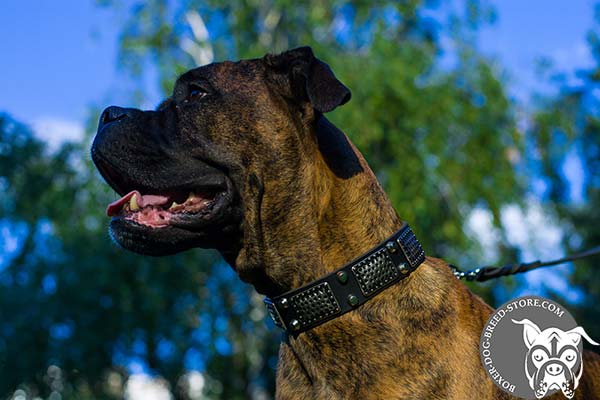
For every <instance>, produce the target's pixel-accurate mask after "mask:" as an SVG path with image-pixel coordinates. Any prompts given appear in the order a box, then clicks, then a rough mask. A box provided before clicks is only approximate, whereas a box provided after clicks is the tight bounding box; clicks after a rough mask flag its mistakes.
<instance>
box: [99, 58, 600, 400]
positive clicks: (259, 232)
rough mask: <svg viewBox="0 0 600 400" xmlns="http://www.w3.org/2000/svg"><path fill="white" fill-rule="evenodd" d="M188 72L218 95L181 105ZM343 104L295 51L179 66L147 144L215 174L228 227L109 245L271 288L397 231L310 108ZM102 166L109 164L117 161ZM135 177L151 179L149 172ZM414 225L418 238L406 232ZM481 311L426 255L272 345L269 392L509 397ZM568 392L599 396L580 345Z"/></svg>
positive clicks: (339, 138)
mask: <svg viewBox="0 0 600 400" xmlns="http://www.w3.org/2000/svg"><path fill="white" fill-rule="evenodd" d="M199 78H202V79H205V80H208V81H209V82H210V84H211V85H212V86H213V87H214V88H215V90H216V93H218V96H214V97H213V98H211V99H210V100H208V101H206V102H205V103H203V104H202V105H201V106H200V105H198V106H196V107H194V106H190V105H188V106H184V105H182V103H181V98H182V97H181V96H182V95H181V94H178V93H179V92H178V91H181V90H184V89H182V87H184V86H185V85H186V84H189V82H191V81H194V80H196V79H199ZM348 99H349V92H348V91H347V89H346V88H345V87H344V86H343V85H342V84H341V83H340V82H339V81H337V80H336V79H335V77H334V76H333V74H332V73H331V71H330V70H329V69H328V68H327V67H326V65H325V64H323V63H322V62H320V61H318V60H317V59H315V58H314V57H313V55H312V51H311V50H310V49H309V48H301V49H295V50H291V51H289V52H286V53H283V54H281V55H277V56H273V55H269V56H266V57H265V58H263V59H257V60H245V61H240V62H237V63H231V62H225V63H219V64H212V65H210V66H206V67H202V68H199V69H196V70H192V71H190V72H188V73H186V74H184V75H183V76H182V77H181V78H180V79H179V81H178V85H176V88H175V92H174V95H173V97H172V98H170V99H167V100H166V101H165V102H164V103H163V104H162V105H161V107H160V108H159V110H158V111H157V114H156V115H157V118H159V119H160V120H161V121H163V123H162V126H163V127H162V128H160V129H163V130H165V131H166V132H167V133H168V134H169V135H171V136H169V137H175V138H176V139H167V137H168V135H163V136H161V138H162V142H159V143H164V141H166V140H177V141H185V146H186V153H188V152H189V153H190V154H192V155H194V157H197V158H201V159H204V160H207V161H208V160H210V161H211V165H213V164H215V165H219V166H220V167H221V169H222V170H224V171H227V174H228V176H229V178H230V179H231V180H232V181H233V183H234V184H235V187H236V190H237V195H238V197H237V198H236V200H235V202H234V203H233V205H232V207H231V208H230V212H231V213H232V215H234V216H238V217H239V219H238V220H237V221H238V224H237V228H235V229H233V228H231V223H228V225H227V228H226V229H225V228H223V229H222V230H221V231H220V230H218V229H217V230H214V229H213V231H212V232H211V237H212V239H211V240H210V241H208V242H207V239H206V238H205V237H203V236H198V238H197V241H196V242H194V243H192V244H190V239H189V238H188V237H186V238H184V239H185V243H184V244H183V245H182V244H181V243H179V242H177V241H176V239H177V238H175V239H173V237H171V238H170V239H169V240H171V241H168V240H166V239H164V238H160V237H158V239H157V238H155V239H154V240H153V241H152V243H151V246H148V245H145V244H144V243H145V242H144V240H142V239H143V238H142V237H140V238H139V240H137V241H126V240H123V241H122V242H121V241H120V237H121V236H125V235H123V233H122V232H119V231H118V229H115V231H114V232H113V234H114V236H115V238H116V239H117V241H120V242H121V243H122V244H123V245H125V246H126V247H128V248H130V249H132V250H134V251H139V252H142V253H153V254H157V250H156V249H157V243H159V244H160V246H162V247H160V246H158V247H159V248H160V252H163V253H169V252H173V251H179V250H181V249H182V247H192V246H200V247H215V248H217V249H219V250H220V251H221V253H222V254H223V255H224V257H225V258H226V260H227V261H228V262H229V263H230V264H231V265H232V267H233V268H234V269H235V270H236V271H237V273H238V274H239V276H240V277H241V279H243V280H244V281H247V282H250V283H251V284H253V285H254V286H255V288H256V289H257V291H259V292H260V293H263V294H266V295H271V296H273V295H277V294H280V293H283V292H285V291H287V290H290V289H293V288H297V287H300V286H302V285H304V284H306V283H308V282H310V281H312V280H314V279H317V278H319V277H320V276H322V275H324V274H326V273H328V272H331V271H333V270H335V269H337V268H339V267H340V266H342V265H344V264H345V263H347V262H348V261H350V260H352V259H354V258H356V257H357V256H359V255H361V254H363V253H364V252H366V251H368V250H369V249H371V248H372V247H374V246H376V245H377V244H379V243H380V242H381V241H382V240H384V239H385V238H386V237H388V236H389V235H390V234H391V233H393V232H395V231H396V230H397V229H399V227H400V226H401V219H400V218H399V217H398V215H397V214H396V211H395V210H394V208H393V207H392V205H391V204H390V201H389V199H388V197H387V195H386V194H385V193H384V191H383V190H382V188H381V186H380V185H379V183H378V182H377V179H376V178H375V176H374V174H373V172H372V171H371V169H370V168H369V166H368V165H367V162H366V161H365V159H364V158H363V157H362V155H361V154H360V152H359V151H358V150H357V149H356V148H355V147H354V146H353V145H352V144H351V143H350V142H349V140H348V138H347V137H346V135H345V134H344V133H342V132H341V131H340V130H338V129H337V128H336V127H334V126H333V125H332V124H331V123H330V122H328V121H327V120H326V118H325V117H324V116H323V115H322V113H323V112H327V111H330V110H331V109H333V108H335V107H336V106H338V105H340V104H343V103H344V102H346V101H347V100H348ZM186 107H187V108H186ZM169 113H170V114H169ZM153 115H154V114H153ZM173 115H176V118H175V117H172V116H173ZM164 121H176V122H166V123H165V122H164ZM159 125H160V124H159ZM164 126H166V128H164ZM156 129H158V128H156ZM138 130H139V129H138ZM149 130H151V129H149ZM115 140H116V139H115ZM129 142H130V140H129V139H128V140H126V143H125V144H124V145H125V146H127V145H128V143H129ZM138 142H139V141H138ZM161 145H164V144H161ZM95 146H96V145H95ZM97 147H98V148H95V149H94V151H96V152H97V153H102V150H103V149H102V146H101V145H98V146H97ZM134 150H135V148H132V151H134ZM105 153H111V152H110V151H105ZM103 156H104V157H105V159H108V158H110V154H104V155H103ZM170 157H173V156H172V155H171V156H170ZM181 157H183V156H181ZM112 162H113V166H114V167H115V168H116V169H118V168H119V161H118V160H117V159H116V158H115V160H113V161H112ZM186 172H187V173H189V174H193V173H194V171H186ZM147 175H148V177H147V179H146V181H147V180H151V179H152V178H151V175H152V171H148V172H147ZM146 181H145V182H146ZM156 186H157V187H158V186H160V185H159V184H157V185H156ZM234 219H235V218H234ZM234 225H235V224H234ZM414 230H415V231H416V233H417V236H418V233H419V227H418V226H416V227H414ZM149 234H152V232H149ZM120 235H121V236H120ZM184 239H182V240H184ZM161 243H162V244H161ZM145 246H146V247H145ZM170 246H171V247H170ZM149 247H152V249H150V248H149ZM491 312H492V308H491V307H489V306H488V305H486V304H485V303H484V302H483V301H482V300H481V299H480V298H479V297H477V296H475V295H473V294H472V293H471V292H470V291H469V290H468V289H467V288H466V287H465V286H464V285H463V284H462V283H460V282H459V281H458V280H457V279H456V278H454V276H453V275H452V273H451V271H450V269H449V267H448V265H447V264H446V263H445V262H444V261H442V260H440V259H436V258H431V257H428V258H427V260H426V261H425V262H424V263H423V264H422V265H421V266H420V267H419V268H418V269H417V270H416V271H415V272H414V273H413V274H411V275H410V276H409V277H408V278H406V279H405V280H403V281H401V282H400V283H398V284H396V285H394V286H392V287H390V288H388V289H386V290H385V291H384V292H382V293H381V294H379V295H377V296H376V297H375V298H374V299H372V300H371V301H369V302H368V303H366V304H365V305H363V306H362V307H360V308H359V309H357V310H355V311H353V312H350V313H347V314H345V315H343V316H341V317H339V318H337V319H334V320H332V321H329V322H327V323H325V324H323V325H321V326H318V327H316V328H314V329H312V330H310V331H308V332H305V333H303V334H301V335H299V336H298V337H297V338H293V337H290V338H289V339H288V340H287V341H284V342H283V343H282V344H281V347H280V353H279V364H278V368H277V394H276V397H277V399H278V400H296V399H298V400H305V399H326V400H335V399H340V400H341V399H360V400H369V399H386V400H387V399H457V400H464V399H509V398H511V397H510V396H508V395H507V394H505V393H504V392H503V391H501V390H499V389H497V388H496V386H495V385H494V384H493V382H492V381H491V379H489V378H488V377H487V375H486V373H485V371H484V369H483V367H482V365H481V363H480V358H479V350H478V346H479V336H480V334H481V331H482V329H483V326H484V324H485V322H486V320H487V319H488V317H489V316H490V314H491ZM515 345H516V344H515ZM560 396H561V395H557V396H554V397H553V398H561V397H560ZM576 398H577V399H586V400H587V399H592V398H600V357H598V356H597V355H596V354H594V353H590V352H586V353H585V356H584V376H583V378H582V380H581V382H580V386H579V388H578V389H577V394H576Z"/></svg>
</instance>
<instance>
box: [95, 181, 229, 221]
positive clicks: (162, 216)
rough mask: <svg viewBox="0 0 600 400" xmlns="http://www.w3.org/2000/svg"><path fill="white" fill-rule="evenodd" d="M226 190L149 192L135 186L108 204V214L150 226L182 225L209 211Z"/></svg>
mask: <svg viewBox="0 0 600 400" xmlns="http://www.w3.org/2000/svg"><path fill="white" fill-rule="evenodd" d="M222 193H223V192H220V191H217V190H215V189H213V190H204V191H195V192H194V191H191V192H188V193H187V194H186V193H184V192H180V193H171V194H146V195H143V194H141V193H140V192H139V191H137V190H132V191H130V192H129V193H127V194H126V195H125V196H123V197H121V198H120V199H119V200H117V201H115V202H113V203H111V204H109V205H108V207H107V208H106V215H108V216H109V217H117V218H123V219H125V220H128V221H131V222H135V223H137V224H139V225H144V226H147V227H150V228H164V227H166V226H169V225H180V224H181V223H184V221H185V220H186V219H189V218H193V217H200V216H202V215H207V214H209V213H210V212H211V211H212V209H213V208H214V206H215V204H217V203H218V201H217V200H219V197H221V196H222V195H223V194H222Z"/></svg>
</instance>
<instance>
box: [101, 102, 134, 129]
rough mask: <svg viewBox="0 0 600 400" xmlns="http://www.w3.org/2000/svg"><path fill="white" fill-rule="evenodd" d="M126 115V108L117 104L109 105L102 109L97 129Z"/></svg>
mask: <svg viewBox="0 0 600 400" xmlns="http://www.w3.org/2000/svg"><path fill="white" fill-rule="evenodd" d="M126 116H127V109H125V108H121V107H117V106H110V107H108V108H107V109H106V110H104V111H102V115H101V116H100V122H99V123H98V130H100V129H102V127H103V126H104V125H106V124H110V123H111V122H115V121H118V120H121V119H123V118H125V117H126Z"/></svg>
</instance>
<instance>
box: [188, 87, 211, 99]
mask: <svg viewBox="0 0 600 400" xmlns="http://www.w3.org/2000/svg"><path fill="white" fill-rule="evenodd" d="M206 96H208V92H207V91H206V90H204V89H202V88H200V87H193V88H191V89H190V91H189V92H188V95H187V96H186V98H185V101H186V102H188V101H195V100H200V99H202V98H204V97H206Z"/></svg>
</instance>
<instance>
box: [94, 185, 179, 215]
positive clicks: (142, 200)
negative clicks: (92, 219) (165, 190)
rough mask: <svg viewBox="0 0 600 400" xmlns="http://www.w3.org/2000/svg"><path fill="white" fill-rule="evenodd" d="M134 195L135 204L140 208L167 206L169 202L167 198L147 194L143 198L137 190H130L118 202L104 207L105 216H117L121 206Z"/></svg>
mask: <svg viewBox="0 0 600 400" xmlns="http://www.w3.org/2000/svg"><path fill="white" fill-rule="evenodd" d="M134 194H135V195H136V196H137V204H138V206H139V207H140V208H144V207H147V206H162V205H163V204H167V202H168V201H169V198H168V197H167V196H159V195H154V194H147V195H145V196H142V195H141V194H140V192H138V191H137V190H132V191H131V192H129V193H127V194H126V195H125V196H123V197H121V198H120V199H119V200H117V201H115V202H112V203H110V204H109V205H108V207H106V215H108V216H109V217H114V216H115V215H118V214H119V212H120V211H121V209H122V208H123V205H125V203H127V202H129V200H131V198H132V197H133V195H134Z"/></svg>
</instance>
